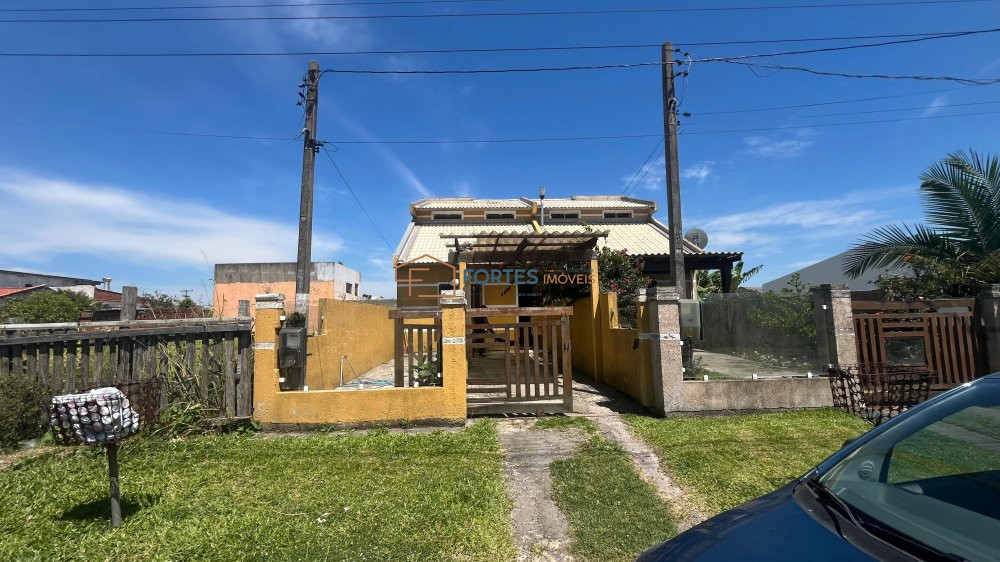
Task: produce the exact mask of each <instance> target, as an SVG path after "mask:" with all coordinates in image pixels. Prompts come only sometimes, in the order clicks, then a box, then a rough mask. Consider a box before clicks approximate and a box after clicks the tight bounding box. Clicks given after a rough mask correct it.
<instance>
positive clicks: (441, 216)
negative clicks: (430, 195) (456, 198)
mask: <svg viewBox="0 0 1000 562" xmlns="http://www.w3.org/2000/svg"><path fill="white" fill-rule="evenodd" d="M432 216H433V219H434V220H436V221H460V220H462V213H461V212H453V211H449V212H447V213H434V214H433V215H432Z"/></svg>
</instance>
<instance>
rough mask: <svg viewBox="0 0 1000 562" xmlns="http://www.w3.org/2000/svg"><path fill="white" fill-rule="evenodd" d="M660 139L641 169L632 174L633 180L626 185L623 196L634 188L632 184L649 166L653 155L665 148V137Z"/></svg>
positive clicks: (641, 165) (640, 166) (661, 136)
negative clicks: (662, 147)
mask: <svg viewBox="0 0 1000 562" xmlns="http://www.w3.org/2000/svg"><path fill="white" fill-rule="evenodd" d="M659 137H660V140H658V141H656V146H654V147H653V150H651V151H650V152H649V155H648V156H646V159H645V160H643V161H642V164H640V165H639V167H638V168H636V170H635V173H634V174H632V179H630V180H628V183H627V184H626V185H625V189H623V190H622V195H625V193H626V192H627V191H628V190H629V188H630V187H632V183H633V182H634V181H635V180H636V178H638V177H639V172H642V169H643V168H645V167H646V165H647V164H649V160H650V159H651V158H653V155H655V154H656V153H657V151H659V150H660V147H661V146H663V135H659ZM643 177H645V175H643Z"/></svg>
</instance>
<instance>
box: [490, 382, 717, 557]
mask: <svg viewBox="0 0 1000 562" xmlns="http://www.w3.org/2000/svg"><path fill="white" fill-rule="evenodd" d="M573 386H574V388H573V401H574V410H575V413H573V414H570V415H573V416H585V417H587V418H589V419H591V420H592V421H593V422H594V423H596V424H597V427H598V430H599V431H600V434H601V436H602V437H603V438H605V439H607V440H608V441H611V442H614V443H617V444H618V445H619V446H621V447H622V449H624V450H625V451H626V452H627V453H628V454H629V456H630V457H632V462H633V463H634V465H635V467H636V469H637V470H638V472H639V475H640V476H641V477H642V478H643V479H644V480H646V481H647V482H649V483H650V484H651V485H652V486H653V488H654V489H655V490H656V491H657V493H658V494H659V495H660V497H662V498H663V500H664V501H665V502H666V504H667V505H668V506H670V508H671V510H672V511H673V514H674V517H675V520H676V521H677V528H678V531H684V530H686V529H689V528H690V527H692V526H693V525H696V524H698V523H700V522H701V521H703V520H704V519H705V517H704V516H703V515H702V514H701V513H700V512H699V511H698V509H697V508H696V507H695V505H694V502H692V501H691V500H690V498H689V497H688V496H687V495H686V494H685V492H684V491H683V490H682V489H681V488H680V487H679V486H677V485H676V484H675V483H674V482H673V480H671V479H670V477H669V476H667V475H666V473H664V472H663V471H662V470H661V469H660V458H659V456H658V455H657V454H656V453H655V452H654V451H653V450H652V449H651V448H650V447H649V446H648V445H646V444H645V443H644V442H642V441H641V440H639V439H638V438H636V437H635V436H634V435H633V434H632V431H631V429H630V428H629V427H628V424H627V423H626V422H625V420H624V419H622V416H621V414H622V413H625V412H636V413H638V412H639V411H640V410H639V408H638V406H637V405H636V404H635V402H634V401H633V400H632V399H630V398H628V397H627V396H625V395H623V394H621V393H619V392H617V391H615V390H614V389H611V388H609V387H605V386H594V385H589V384H586V383H581V382H578V381H574V382H573ZM536 419H537V418H535V417H533V416H530V417H521V418H502V419H500V420H499V423H498V429H499V433H500V445H501V447H502V449H503V453H504V476H505V480H506V484H507V490H508V493H509V494H510V497H511V498H512V499H513V501H514V509H513V511H512V512H511V516H510V522H511V528H512V529H513V531H514V541H515V543H516V545H517V550H518V560H521V561H528V560H530V561H545V562H548V561H565V560H573V556H572V555H571V554H570V552H569V549H568V547H569V531H568V526H567V522H566V517H565V515H564V514H563V513H562V511H560V509H559V508H558V506H557V505H556V504H555V501H554V500H553V498H552V477H551V473H550V466H551V464H552V463H553V462H554V461H557V460H560V459H566V458H571V457H573V456H574V455H576V453H577V452H578V451H579V449H580V446H581V445H582V444H583V443H584V442H585V441H586V439H587V436H586V435H584V434H583V433H582V432H580V431H579V430H576V429H572V430H532V429H530V428H531V426H532V425H533V424H534V422H535V420H536Z"/></svg>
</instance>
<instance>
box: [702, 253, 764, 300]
mask: <svg viewBox="0 0 1000 562" xmlns="http://www.w3.org/2000/svg"><path fill="white" fill-rule="evenodd" d="M744 267H745V266H744V264H743V260H740V261H738V262H736V263H735V264H734V265H733V282H732V290H733V291H738V290H739V289H740V287H741V286H742V285H743V283H744V282H745V281H749V280H750V278H751V277H753V276H754V275H757V274H758V273H760V270H762V269H764V265H763V264H761V265H756V266H754V267H751V268H750V269H748V270H746V271H743V268H744ZM698 292H699V293H721V292H722V272H721V271H719V270H715V271H710V272H699V273H698Z"/></svg>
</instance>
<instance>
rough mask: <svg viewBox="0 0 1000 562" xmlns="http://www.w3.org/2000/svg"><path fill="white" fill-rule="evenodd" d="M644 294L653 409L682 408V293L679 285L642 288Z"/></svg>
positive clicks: (642, 335) (642, 336)
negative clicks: (677, 286) (679, 290)
mask: <svg viewBox="0 0 1000 562" xmlns="http://www.w3.org/2000/svg"><path fill="white" fill-rule="evenodd" d="M643 297H645V309H646V313H645V316H646V320H647V321H646V326H645V329H644V330H643V329H640V331H639V338H640V339H644V340H649V341H650V359H651V362H652V365H651V366H650V367H651V368H650V372H651V378H652V384H653V388H652V394H653V405H652V408H653V411H654V412H656V414H657V415H661V416H662V415H664V414H666V413H668V412H676V411H678V410H681V409H682V406H683V395H682V388H681V385H683V384H684V360H683V358H682V356H681V323H680V317H681V314H680V298H681V296H680V293H679V292H678V291H677V288H676V287H653V288H649V289H646V290H645V292H644V294H643V292H642V291H640V295H639V298H640V301H641V300H642V299H643Z"/></svg>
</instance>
